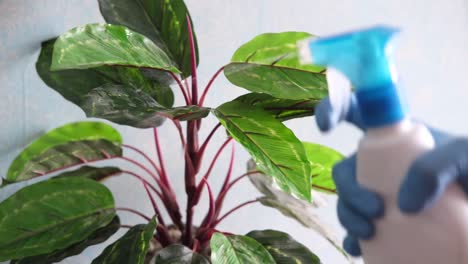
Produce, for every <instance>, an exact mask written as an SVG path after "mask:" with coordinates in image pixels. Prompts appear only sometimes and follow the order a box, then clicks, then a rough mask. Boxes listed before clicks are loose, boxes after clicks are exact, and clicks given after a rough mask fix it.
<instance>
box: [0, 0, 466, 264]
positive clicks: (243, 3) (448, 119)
mask: <svg viewBox="0 0 468 264" xmlns="http://www.w3.org/2000/svg"><path fill="white" fill-rule="evenodd" d="M186 2H187V5H188V6H189V9H190V11H191V14H192V17H193V20H194V24H195V30H196V33H197V36H198V40H199V46H200V58H201V59H200V67H199V75H200V77H199V80H200V83H201V84H202V85H203V84H206V83H207V81H208V80H209V77H210V76H211V75H212V74H213V73H214V72H215V71H216V70H217V69H218V68H219V67H220V66H222V65H224V64H226V63H227V62H228V61H229V59H230V57H231V55H232V54H233V52H234V51H235V50H236V48H237V47H238V46H240V45H241V44H242V43H245V42H246V41H248V40H250V39H251V38H253V37H254V36H256V35H257V34H260V33H263V32H280V31H307V32H310V33H313V34H316V35H327V34H330V33H336V32H340V31H344V30H350V29H354V28H358V27H363V26H369V25H373V24H380V23H385V24H391V25H395V26H401V27H402V28H403V29H404V33H403V34H402V37H401V40H400V43H399V49H398V54H397V56H396V57H397V65H398V69H399V72H400V75H401V83H402V85H403V86H404V88H405V93H406V95H407V99H408V102H409V104H410V106H411V110H412V113H413V115H414V116H415V117H417V118H419V119H422V120H424V121H426V122H428V123H430V124H432V125H434V126H436V127H439V128H443V129H445V130H447V131H450V132H453V133H457V134H464V135H466V134H468V123H467V120H466V113H467V112H468V106H467V105H466V98H468V78H467V75H468V74H467V72H468V48H466V45H467V44H468V34H467V33H468V32H467V29H468V23H467V22H468V19H467V17H468V16H467V15H468V4H467V3H466V2H464V1H463V0H448V1H447V0H393V1H382V0H326V1H325V0H291V1H281V0H224V1H222V0H218V1H216V0H187V1H186ZM100 21H102V19H101V17H100V14H99V11H98V8H97V1H96V0H0V120H1V123H0V124H1V125H0V175H5V173H6V171H7V169H8V165H9V163H10V162H11V160H12V159H13V158H14V157H15V155H16V154H17V153H18V152H19V151H20V149H21V148H23V147H24V146H25V145H27V144H28V143H29V142H31V140H33V139H34V138H35V137H37V136H39V135H40V134H41V133H43V132H45V131H47V130H49V129H52V128H54V127H56V126H59V125H62V124H65V123H67V122H71V121H76V120H82V119H84V118H85V116H84V114H83V112H82V111H81V110H80V109H79V108H78V107H76V106H75V105H73V104H71V103H69V102H67V101H65V100H64V99H63V98H62V97H61V96H60V95H59V94H57V93H56V92H55V91H53V90H52V89H49V88H48V87H46V86H45V85H44V84H43V83H42V81H41V80H40V79H39V78H38V76H37V74H36V72H35V68H34V63H35V60H36V58H37V55H38V51H39V47H40V42H41V41H43V40H46V39H49V38H51V37H54V36H56V35H59V34H61V33H62V32H64V31H66V30H68V29H70V28H72V27H74V26H77V25H81V24H85V23H90V22H100ZM174 90H175V91H176V95H179V93H178V91H177V89H174ZM245 92H246V91H245V90H243V89H241V88H237V87H234V86H232V85H230V84H229V83H228V82H227V81H226V80H225V79H224V77H223V76H221V77H220V78H219V79H218V80H217V81H216V82H215V84H214V87H213V89H212V93H211V94H210V96H209V97H208V98H207V105H209V106H217V105H219V104H221V103H222V102H225V101H228V100H230V99H233V98H235V97H236V96H238V95H240V94H243V93H245ZM179 98H180V97H179ZM179 103H180V100H179ZM214 124H216V121H215V119H214V118H213V117H210V118H209V119H207V121H205V122H204V129H203V131H202V137H203V136H205V135H206V134H207V131H209V129H211V127H212V126H213V125H214ZM287 125H288V126H289V127H291V128H292V129H293V130H294V131H295V132H296V134H297V135H298V136H299V137H300V138H301V139H302V140H308V141H313V142H318V143H321V144H325V145H328V146H330V147H333V148H335V149H337V150H339V151H341V152H343V153H345V154H350V153H352V152H353V151H354V149H355V146H356V145H357V142H358V139H359V137H360V136H361V134H360V132H359V131H357V130H356V129H354V128H352V127H349V126H346V125H344V126H341V127H340V128H339V129H337V130H336V131H334V132H333V133H331V134H330V135H320V134H319V133H318V131H317V129H316V126H315V123H314V119H313V118H305V119H300V120H295V121H293V122H288V123H287ZM116 127H117V128H118V129H119V130H120V131H121V133H122V135H123V136H124V139H125V142H126V143H127V144H134V145H137V146H139V147H140V148H142V149H144V150H145V151H147V152H148V153H150V154H151V155H153V156H154V150H153V140H152V134H151V131H150V130H137V129H133V128H130V127H125V126H116ZM160 130H161V133H162V138H163V140H162V141H163V147H164V154H165V158H166V163H167V164H166V166H167V168H168V170H169V173H170V177H171V180H172V181H173V185H174V186H176V189H177V192H178V193H179V194H180V197H181V204H184V203H182V201H184V198H185V196H184V195H185V194H184V190H183V186H182V178H183V167H182V163H180V161H181V159H182V156H181V154H180V149H179V148H178V147H177V146H179V145H178V144H179V143H178V138H177V137H176V136H175V130H174V128H173V127H172V126H171V125H170V124H169V123H167V124H166V125H165V126H163V127H162V128H161V129H160ZM224 138H225V135H224V134H223V133H218V134H217V135H216V137H215V140H214V142H215V144H214V146H213V148H212V149H211V151H210V152H209V153H211V154H212V153H213V151H215V150H216V148H217V147H218V146H219V145H220V144H221V142H222V141H223V140H224ZM226 153H229V151H226ZM126 154H128V155H129V156H132V157H134V154H133V153H128V152H127V153H126ZM208 156H209V155H208ZM227 158H228V156H227V155H223V156H222V158H221V160H222V162H220V163H219V164H218V165H217V166H216V167H215V169H214V171H213V174H212V177H211V179H210V181H211V184H212V186H214V187H215V189H216V187H218V186H219V185H220V183H221V181H222V176H223V175H224V174H225V170H226V167H227ZM247 160H248V155H247V153H246V152H245V151H244V150H243V149H242V148H241V147H240V146H237V159H236V167H235V175H240V174H242V173H243V172H244V171H245V162H246V161H247ZM122 166H128V165H126V164H122ZM205 167H206V164H205ZM107 184H108V186H110V187H111V188H112V190H113V191H114V193H115V197H116V203H117V204H118V205H119V206H134V207H136V208H138V209H140V210H143V211H145V212H147V213H148V214H150V213H151V210H150V206H149V203H148V202H147V200H146V199H145V198H146V197H145V194H144V192H143V189H142V188H141V185H140V184H139V183H138V182H136V181H134V180H133V179H130V178H129V177H127V176H121V177H119V178H116V179H113V180H110V181H108V182H107ZM257 195H258V193H257V191H256V190H255V189H254V188H253V187H252V186H251V185H250V183H249V182H247V181H246V182H243V183H242V184H239V186H237V188H235V191H234V192H233V193H232V194H231V195H230V196H229V197H228V200H227V203H226V208H230V207H232V206H234V205H236V204H238V203H240V202H242V201H244V200H247V199H251V198H254V197H256V196H257ZM3 196H5V194H3ZM205 198H206V197H205ZM199 209H200V211H198V213H197V214H196V219H200V218H201V217H202V216H203V215H204V212H205V209H206V199H205V200H203V201H202V202H201V204H200V205H199ZM320 214H321V216H322V217H323V219H325V220H326V221H328V222H329V225H330V226H331V227H333V228H335V229H336V232H337V234H338V235H339V236H342V235H343V230H342V229H341V228H340V227H339V224H338V221H337V220H336V215H335V199H334V198H333V197H332V198H330V199H329V204H328V205H327V206H326V207H324V208H323V209H322V210H321V212H320ZM122 219H123V220H122V222H123V223H127V224H128V223H136V222H138V221H140V220H139V219H138V218H134V217H131V216H128V215H125V214H122ZM220 228H221V229H224V230H229V231H230V232H233V233H240V234H244V233H246V232H248V231H250V230H254V229H267V228H274V229H278V230H283V231H286V232H288V233H290V234H291V235H292V236H293V237H295V238H296V239H297V240H299V241H301V242H302V243H304V244H306V245H307V246H309V247H310V248H311V249H312V250H313V251H314V252H316V253H317V254H318V255H319V256H320V257H321V259H322V261H323V263H325V264H329V263H331V264H335V263H336V264H340V263H346V262H345V260H344V259H343V258H342V256H341V255H340V254H339V253H337V252H336V250H334V249H333V248H332V247H331V246H330V245H329V244H328V243H327V242H326V241H325V240H324V239H323V238H321V237H319V236H317V235H316V234H315V233H314V232H313V231H311V230H308V229H305V228H303V227H302V226H300V225H299V224H297V223H296V222H295V221H293V220H290V219H288V218H286V217H283V216H282V215H281V214H279V213H278V212H276V211H275V210H272V209H269V208H265V207H262V206H261V205H252V206H250V207H248V208H245V209H243V210H241V211H239V212H238V213H236V214H235V215H234V216H233V217H231V218H229V219H227V220H226V221H225V222H223V224H222V225H221V226H220ZM115 238H116V237H114V239H115ZM99 250H100V247H94V248H91V249H89V250H87V251H86V253H85V254H83V255H82V256H79V257H75V258H70V259H67V260H65V261H64V262H63V263H89V262H90V259H91V257H92V256H93V254H96V252H99Z"/></svg>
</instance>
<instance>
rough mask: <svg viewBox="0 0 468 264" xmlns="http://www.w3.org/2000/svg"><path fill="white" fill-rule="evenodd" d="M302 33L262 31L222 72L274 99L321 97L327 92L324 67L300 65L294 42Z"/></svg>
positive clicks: (247, 87) (306, 34) (232, 81)
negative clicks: (263, 32) (264, 32)
mask: <svg viewBox="0 0 468 264" xmlns="http://www.w3.org/2000/svg"><path fill="white" fill-rule="evenodd" d="M310 37H312V35H310V34H308V33H305V32H282V33H266V34H261V35H259V36H257V37H255V38H254V39H252V40H251V41H249V42H247V43H246V44H244V45H242V46H241V47H240V48H239V49H238V50H237V51H236V52H235V53H234V55H233V56H232V59H231V63H230V64H228V65H227V66H226V67H225V69H224V74H225V75H226V77H227V78H228V80H229V81H230V82H231V83H233V84H234V85H237V86H240V87H242V88H245V89H247V90H249V91H252V92H260V93H266V94H270V95H272V96H274V97H276V98H282V99H295V100H302V99H304V98H312V99H321V98H323V97H325V96H326V95H327V82H326V80H325V75H324V68H322V67H317V66H312V65H301V64H300V62H299V58H298V52H297V46H296V43H297V41H299V40H302V39H305V38H310Z"/></svg>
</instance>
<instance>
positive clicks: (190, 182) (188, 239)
mask: <svg viewBox="0 0 468 264" xmlns="http://www.w3.org/2000/svg"><path fill="white" fill-rule="evenodd" d="M186 19H187V30H188V34H189V42H190V54H191V56H190V65H191V75H192V94H191V95H192V97H191V99H192V100H191V104H193V105H197V104H198V87H197V59H196V56H197V54H195V42H194V39H193V31H192V24H191V23H190V17H189V15H188V14H187V16H186ZM197 123H198V122H197V121H188V122H187V143H186V148H185V150H186V151H187V156H186V159H185V192H186V193H187V209H186V210H187V213H186V215H187V218H186V221H185V232H184V236H183V243H184V244H185V245H186V246H188V247H191V246H192V243H193V241H192V239H193V236H192V223H193V207H194V206H195V205H196V204H195V203H194V197H195V195H196V189H197V187H196V184H195V177H196V174H197V168H198V162H199V157H198V155H197V152H198V127H197Z"/></svg>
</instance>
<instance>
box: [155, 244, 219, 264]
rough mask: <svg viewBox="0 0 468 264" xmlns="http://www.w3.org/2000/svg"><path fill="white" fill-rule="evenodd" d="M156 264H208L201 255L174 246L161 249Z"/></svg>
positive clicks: (183, 247) (185, 248) (179, 246)
mask: <svg viewBox="0 0 468 264" xmlns="http://www.w3.org/2000/svg"><path fill="white" fill-rule="evenodd" d="M155 263H157V264H209V263H210V262H209V261H208V260H207V259H206V258H205V257H204V256H202V255H200V254H198V253H196V252H193V251H192V250H191V249H189V248H187V247H185V246H183V245H179V244H175V245H170V246H168V247H165V248H163V249H161V250H160V251H159V252H158V254H157V255H156V262H155Z"/></svg>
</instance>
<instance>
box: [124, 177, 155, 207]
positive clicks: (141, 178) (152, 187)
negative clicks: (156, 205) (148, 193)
mask: <svg viewBox="0 0 468 264" xmlns="http://www.w3.org/2000/svg"><path fill="white" fill-rule="evenodd" d="M122 173H126V174H128V175H130V176H133V177H135V178H137V179H138V180H140V181H141V183H143V184H146V185H147V186H148V187H149V188H150V189H151V190H153V191H154V192H155V193H156V194H157V195H158V197H159V199H161V201H164V197H163V195H162V194H161V192H159V191H158V190H157V189H156V187H155V186H153V185H152V184H150V183H149V182H148V181H147V180H146V179H145V178H143V177H141V176H140V175H138V174H136V173H134V172H131V171H127V170H123V171H122Z"/></svg>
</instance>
